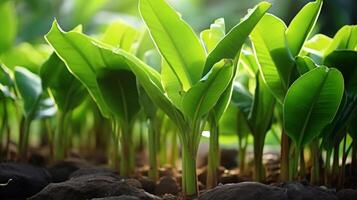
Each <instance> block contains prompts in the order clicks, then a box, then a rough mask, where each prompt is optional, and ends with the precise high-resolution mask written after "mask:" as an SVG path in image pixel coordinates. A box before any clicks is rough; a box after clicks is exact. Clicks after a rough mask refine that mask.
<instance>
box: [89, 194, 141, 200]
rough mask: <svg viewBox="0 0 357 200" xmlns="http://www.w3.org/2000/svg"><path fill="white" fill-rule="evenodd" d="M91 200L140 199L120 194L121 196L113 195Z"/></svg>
mask: <svg viewBox="0 0 357 200" xmlns="http://www.w3.org/2000/svg"><path fill="white" fill-rule="evenodd" d="M91 200H140V199H139V198H138V197H133V196H128V195H122V196H115V197H103V198H94V199H91Z"/></svg>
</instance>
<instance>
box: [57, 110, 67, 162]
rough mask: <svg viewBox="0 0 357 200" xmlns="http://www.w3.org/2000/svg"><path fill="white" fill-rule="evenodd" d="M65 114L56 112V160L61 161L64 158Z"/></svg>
mask: <svg viewBox="0 0 357 200" xmlns="http://www.w3.org/2000/svg"><path fill="white" fill-rule="evenodd" d="M66 116H67V113H66V112H62V111H58V121H57V132H56V136H55V138H56V139H55V140H56V156H55V157H56V160H62V159H64V157H65V156H66V152H65V151H66V150H65V149H66V147H65V146H66V140H67V137H66V133H65V131H66V130H65V129H66V128H65V126H66Z"/></svg>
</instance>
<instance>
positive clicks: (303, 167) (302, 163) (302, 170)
mask: <svg viewBox="0 0 357 200" xmlns="http://www.w3.org/2000/svg"><path fill="white" fill-rule="evenodd" d="M305 178H306V164H305V155H304V149H303V150H301V152H300V179H301V180H305Z"/></svg>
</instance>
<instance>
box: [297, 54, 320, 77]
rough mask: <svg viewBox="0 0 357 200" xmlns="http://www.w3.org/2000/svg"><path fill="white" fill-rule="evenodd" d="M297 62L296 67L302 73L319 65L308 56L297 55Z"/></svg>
mask: <svg viewBox="0 0 357 200" xmlns="http://www.w3.org/2000/svg"><path fill="white" fill-rule="evenodd" d="M295 62H296V67H297V70H298V72H299V74H300V75H303V74H305V73H306V72H308V71H310V70H312V69H314V68H316V67H317V65H316V64H315V63H314V61H313V60H312V59H311V58H310V57H307V56H303V57H301V56H297V57H296V58H295Z"/></svg>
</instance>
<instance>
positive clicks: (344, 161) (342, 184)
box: [339, 134, 352, 188]
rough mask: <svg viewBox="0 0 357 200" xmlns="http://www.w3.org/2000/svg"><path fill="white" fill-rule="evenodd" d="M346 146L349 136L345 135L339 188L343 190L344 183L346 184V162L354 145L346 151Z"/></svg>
mask: <svg viewBox="0 0 357 200" xmlns="http://www.w3.org/2000/svg"><path fill="white" fill-rule="evenodd" d="M346 144H347V134H346V135H345V138H344V141H343V155H342V165H341V168H340V175H339V188H343V186H344V183H345V166H346V160H347V157H348V154H349V152H350V150H351V148H352V144H351V145H350V146H349V147H348V148H347V150H346Z"/></svg>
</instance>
